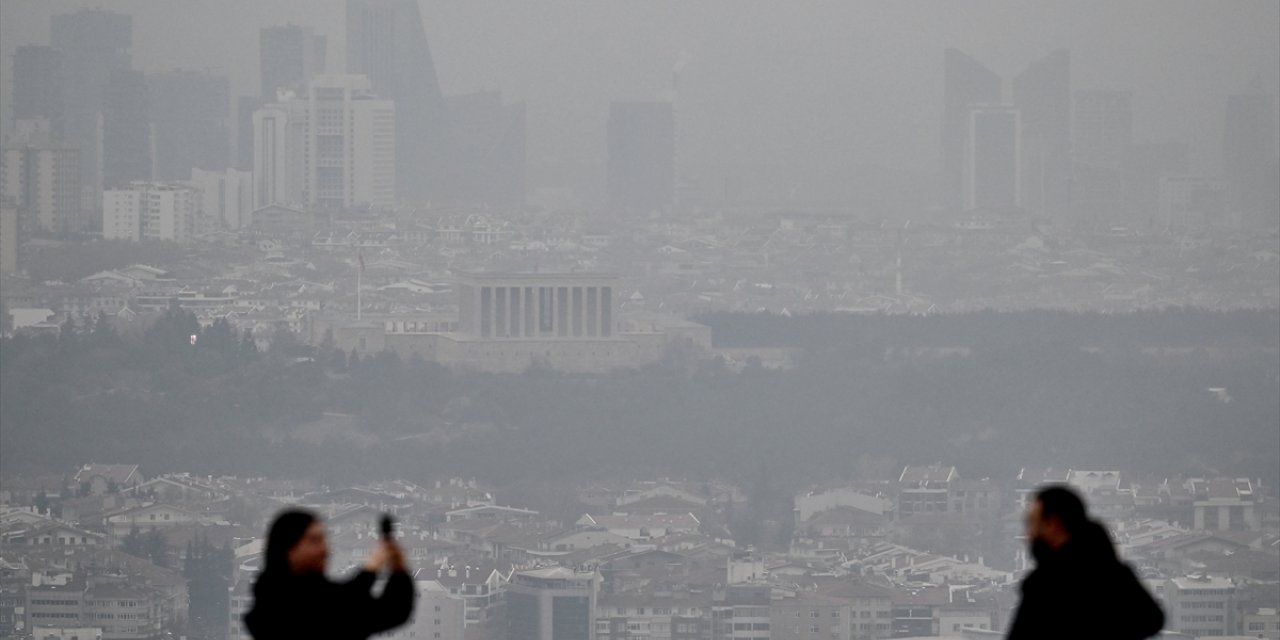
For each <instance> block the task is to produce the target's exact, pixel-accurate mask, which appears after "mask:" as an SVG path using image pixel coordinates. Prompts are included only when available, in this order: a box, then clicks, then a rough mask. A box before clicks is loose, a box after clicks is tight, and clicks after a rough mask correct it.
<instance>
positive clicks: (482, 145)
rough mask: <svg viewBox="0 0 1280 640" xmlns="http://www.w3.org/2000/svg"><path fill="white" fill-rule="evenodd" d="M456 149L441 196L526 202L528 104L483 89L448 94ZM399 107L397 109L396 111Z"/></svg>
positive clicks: (516, 203) (515, 203)
mask: <svg viewBox="0 0 1280 640" xmlns="http://www.w3.org/2000/svg"><path fill="white" fill-rule="evenodd" d="M446 100H447V104H448V109H449V113H450V114H452V118H451V122H452V125H453V126H452V127H451V129H450V132H451V134H452V139H451V140H450V145H449V147H450V148H451V149H453V155H452V156H451V161H450V162H449V163H448V165H447V166H446V167H445V171H446V173H445V176H446V180H445V181H444V185H447V188H442V189H441V191H440V192H439V196H438V198H437V199H440V200H445V201H450V202H460V203H482V204H489V205H513V206H519V205H523V204H524V196H525V106H524V103H523V102H521V103H516V104H503V102H502V93H501V92H498V91H480V92H476V93H470V94H466V95H461V96H450V97H448V98H447V99H446ZM398 114H399V111H398V110H397V116H398Z"/></svg>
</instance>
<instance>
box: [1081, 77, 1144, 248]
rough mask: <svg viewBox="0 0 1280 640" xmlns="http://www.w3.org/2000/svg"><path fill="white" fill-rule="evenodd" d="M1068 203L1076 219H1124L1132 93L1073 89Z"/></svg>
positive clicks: (1111, 222) (1119, 221) (1110, 221)
mask: <svg viewBox="0 0 1280 640" xmlns="http://www.w3.org/2000/svg"><path fill="white" fill-rule="evenodd" d="M1073 118H1074V127H1073V134H1074V139H1075V143H1074V144H1073V146H1072V177H1073V179H1072V182H1071V205H1072V210H1073V215H1074V217H1076V218H1077V219H1083V220H1092V221H1096V222H1101V223H1104V224H1108V225H1117V224H1127V223H1128V222H1130V221H1129V220H1126V219H1125V218H1127V217H1130V216H1126V215H1125V214H1126V212H1127V210H1128V209H1129V208H1130V205H1129V204H1128V203H1126V202H1125V195H1126V192H1125V174H1124V170H1125V168H1126V165H1127V161H1128V158H1129V153H1130V151H1131V149H1132V147H1133V109H1132V94H1130V93H1129V92H1128V91H1077V92H1076V95H1075V113H1074V116H1073Z"/></svg>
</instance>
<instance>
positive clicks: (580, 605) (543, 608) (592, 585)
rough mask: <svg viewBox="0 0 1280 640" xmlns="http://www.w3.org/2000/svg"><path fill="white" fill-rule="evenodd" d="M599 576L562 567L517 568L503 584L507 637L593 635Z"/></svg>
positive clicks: (585, 639) (568, 639)
mask: <svg viewBox="0 0 1280 640" xmlns="http://www.w3.org/2000/svg"><path fill="white" fill-rule="evenodd" d="M598 586H599V577H598V576H597V574H595V573H578V572H575V571H573V570H572V569H567V568H565V567H550V568H546V569H535V570H532V571H521V572H519V573H517V574H515V575H514V576H512V578H511V583H510V584H509V585H507V590H506V598H507V640H590V639H591V638H593V637H595V604H596V590H597V589H598Z"/></svg>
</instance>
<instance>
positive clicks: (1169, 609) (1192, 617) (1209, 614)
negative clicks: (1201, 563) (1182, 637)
mask: <svg viewBox="0 0 1280 640" xmlns="http://www.w3.org/2000/svg"><path fill="white" fill-rule="evenodd" d="M1163 591H1164V593H1163V596H1164V611H1165V627H1166V628H1167V629H1171V630H1174V631H1178V632H1180V633H1185V634H1188V635H1191V636H1195V637H1205V636H1226V635H1231V634H1234V633H1235V632H1236V622H1237V620H1236V585H1235V584H1234V583H1233V582H1232V581H1231V580H1229V579H1227V578H1216V577H1207V576H1200V575H1197V576H1186V577H1182V578H1171V579H1169V580H1166V581H1165V584H1164V590H1163Z"/></svg>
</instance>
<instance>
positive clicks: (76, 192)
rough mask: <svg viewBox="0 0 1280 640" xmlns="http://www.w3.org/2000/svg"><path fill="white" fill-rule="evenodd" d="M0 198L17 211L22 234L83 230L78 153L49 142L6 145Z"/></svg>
mask: <svg viewBox="0 0 1280 640" xmlns="http://www.w3.org/2000/svg"><path fill="white" fill-rule="evenodd" d="M0 201H5V202H8V203H9V204H11V205H12V206H14V207H15V208H16V209H17V211H18V216H19V225H20V226H21V228H22V231H23V232H24V233H26V232H30V231H35V230H40V231H46V232H53V233H63V232H68V231H83V230H85V229H86V228H88V227H89V226H90V224H89V221H88V220H86V216H85V215H84V212H83V209H82V207H81V204H82V199H81V190H80V152H79V151H77V150H76V149H71V148H63V147H56V146H51V145H47V144H46V145H23V146H13V147H5V148H4V149H3V151H2V152H0Z"/></svg>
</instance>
